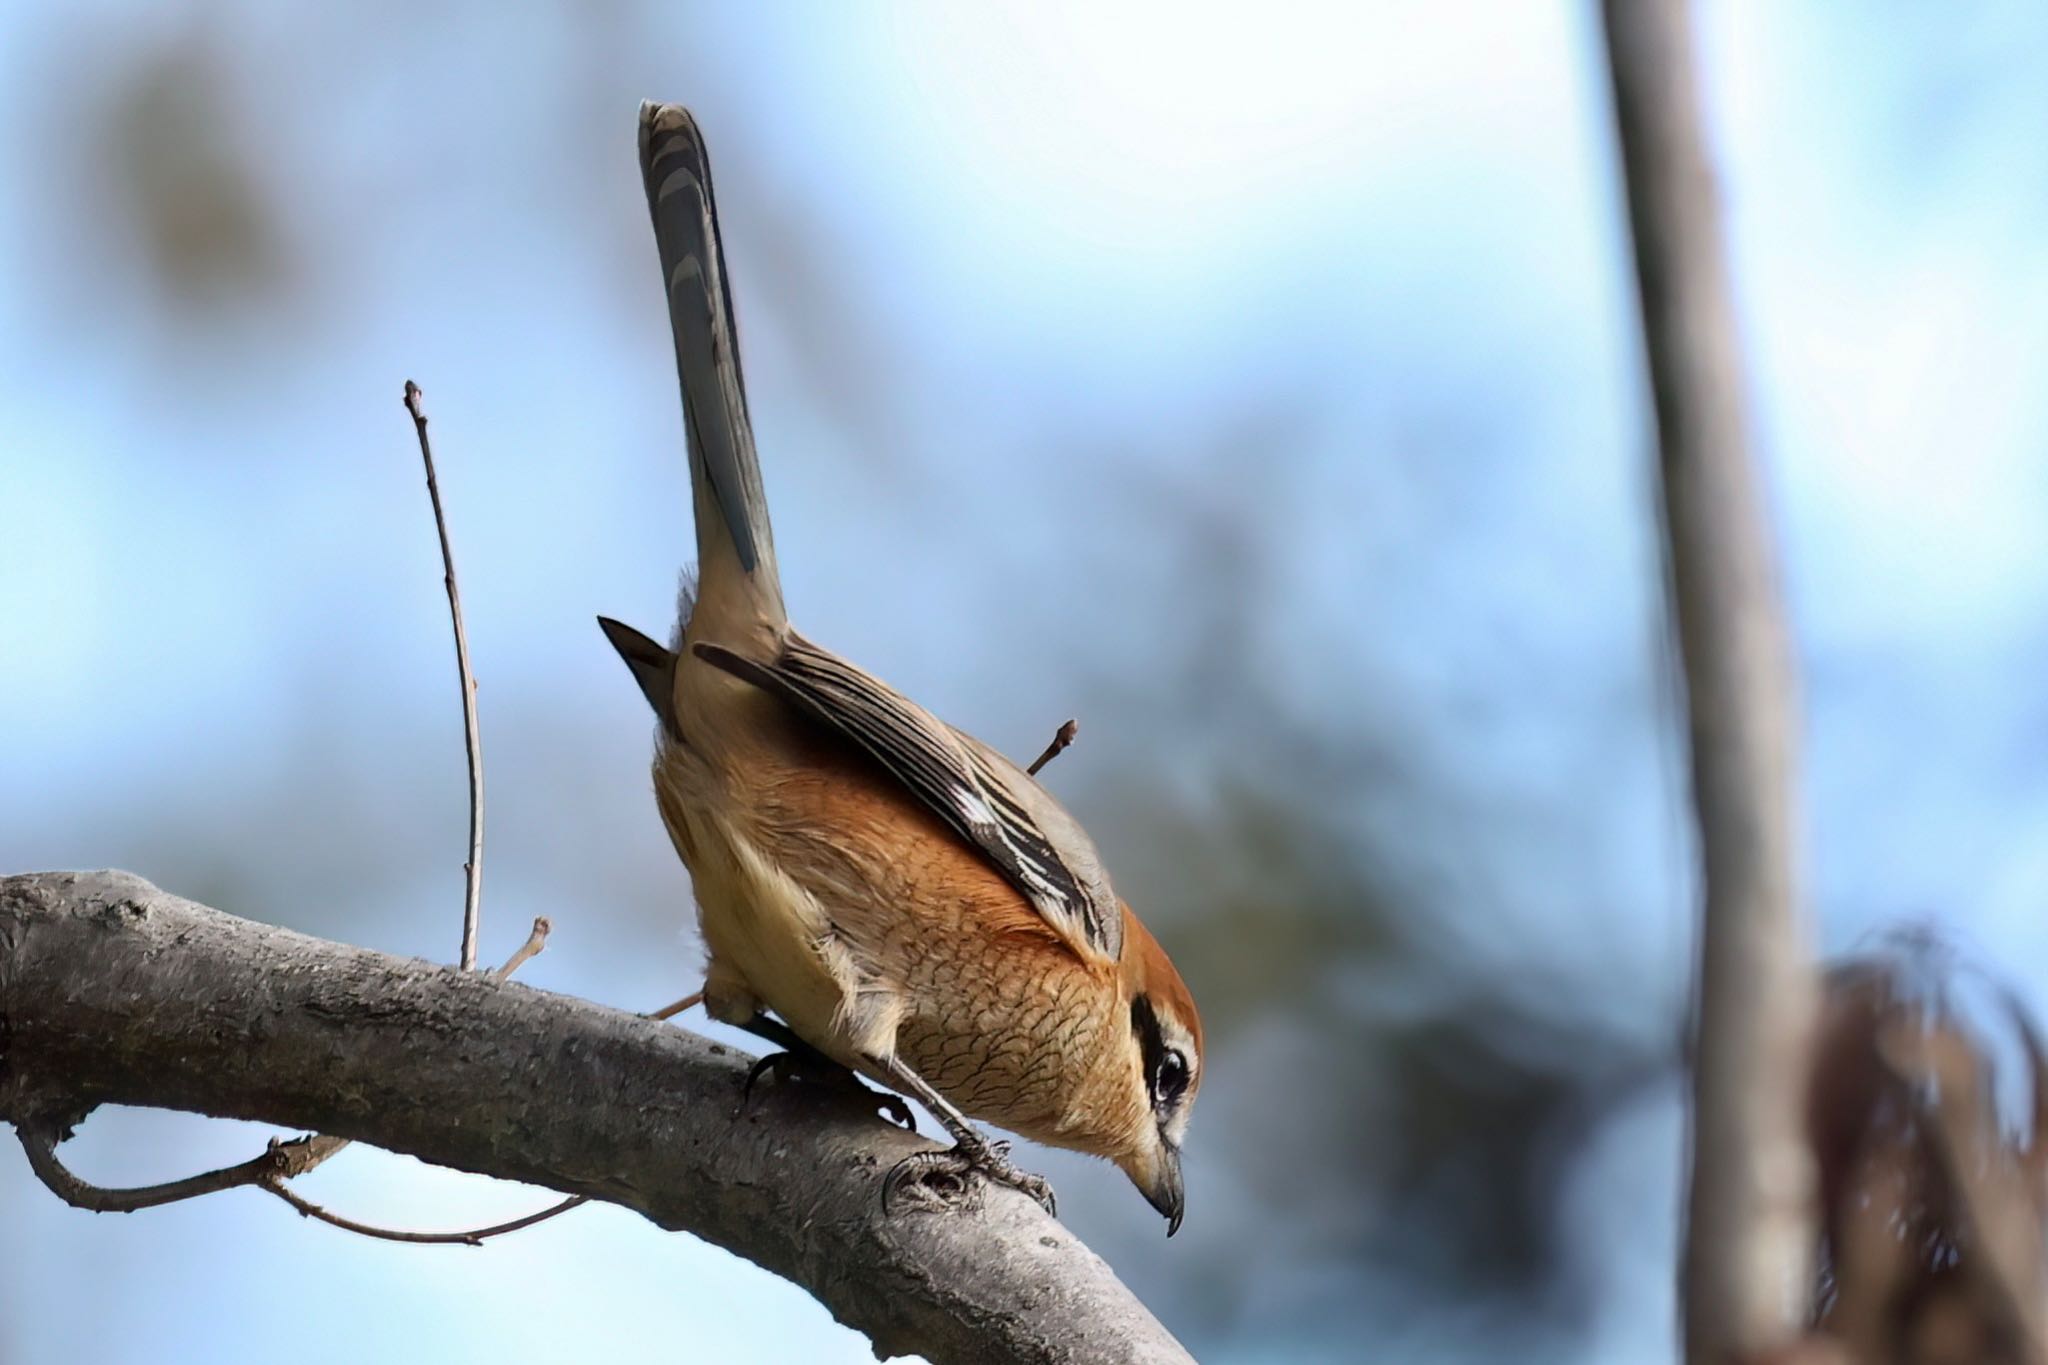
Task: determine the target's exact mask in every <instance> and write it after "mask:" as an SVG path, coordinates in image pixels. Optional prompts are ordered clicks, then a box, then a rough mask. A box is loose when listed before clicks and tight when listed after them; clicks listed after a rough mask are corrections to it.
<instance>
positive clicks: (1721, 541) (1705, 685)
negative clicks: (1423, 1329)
mask: <svg viewBox="0 0 2048 1365" xmlns="http://www.w3.org/2000/svg"><path fill="white" fill-rule="evenodd" d="M1603 8H1604V16H1605V23H1606V33H1607V54H1608V61H1609V67H1610V71H1611V74H1612V77H1613V87H1614V109H1615V123H1616V127H1617V130H1618V132H1619V135H1620V146H1621V164H1622V171H1623V180H1624V183H1625V189H1626V196H1627V201H1628V213H1629V224H1630V228H1631V235H1632V238H1633V242H1634V247H1635V264H1636V281H1637V285H1638V296H1639V300H1640V303H1641V307H1642V321H1643V338H1644V349H1645V353H1646V359H1647V362H1648V369H1649V374H1650V384H1651V389H1652V393H1653V395H1654V403H1655V410H1656V422H1657V434H1658V446H1659V450H1660V453H1661V458H1660V459H1659V462H1658V472H1659V476H1660V477H1659V481H1658V487H1659V491H1660V494H1661V499H1662V509H1663V529H1664V544H1665V548H1666V552H1667V555H1668V561H1667V569H1668V572H1669V588H1670V601H1671V611H1672V616H1673V618H1674V620H1675V624H1676V627H1677V635H1678V643H1679V650H1680V655H1681V657H1682V660H1683V663H1684V680H1685V692H1686V701H1687V711H1688V717H1689V721H1690V737H1691V745H1690V752H1691V767H1692V791H1693V802H1694V809H1695V813H1696V816H1697V821H1698V829H1699V849H1700V861H1701V870H1702V874H1703V881H1704V889H1705V906H1704V912H1703V915H1702V919H1701V925H1700V935H1699V975H1698V979H1697V997H1696V998H1697V1002H1698V1022H1697V1029H1698V1032H1697V1040H1696V1044H1695V1048H1696V1051H1695V1071H1694V1083H1693V1112H1692V1184H1691V1192H1690V1198H1689V1201H1688V1206H1687V1217H1686V1245H1685V1265H1684V1278H1683V1302H1684V1315H1685V1344H1686V1357H1687V1359H1688V1360H1690V1361H1693V1362H1695V1363H1696V1365H1707V1363H1708V1362H1725V1361H1733V1360H1746V1359H1760V1358H1763V1357H1764V1356H1766V1355H1767V1354H1769V1353H1771V1352H1774V1351H1777V1350H1779V1349H1782V1348H1783V1347H1784V1346H1785V1345H1786V1344H1787V1343H1788V1342H1789V1341H1790V1340H1791V1339H1792V1338H1793V1337H1794V1336H1795V1335H1796V1334H1797V1332H1798V1330H1799V1329H1800V1327H1801V1325H1802V1324H1803V1322H1804V1318H1805V1314H1806V1301H1807V1296H1808V1293H1809V1291H1810V1288H1811V1285H1812V1282H1813V1281H1812V1273H1813V1271H1812V1256H1813V1245H1814V1228H1813V1209H1812V1187H1813V1176H1812V1162H1811V1158H1810V1155H1809V1153H1808V1151H1807V1147H1806V1143H1805V1140H1804V1130H1803V1113H1804V1099H1805V1094H1806V1079H1807V1066H1808V1061H1807V1057H1808V1050H1809V1045H1810V1037H1811V1033H1812V1029H1813V1022H1814V1013H1815V983H1814V979H1813V969H1812V964H1811V959H1810V950H1809V947H1808V943H1807V932H1806V928H1805V924H1804V920H1803V916H1802V914H1801V910H1800V905H1799V898H1798V891H1797V882H1796V876H1795V871H1794V864H1795V860H1796V859H1795V830H1796V827H1797V821H1796V817H1795V812H1794V808H1793V778H1792V752H1791V751H1792V741H1793V729H1794V720H1793V709H1794V703H1793V695H1794V685H1793V676H1792V673H1793V669H1792V662H1791V655H1790V649H1789V645H1788V640H1787V631H1786V627H1785V623H1784V618H1783V611H1782V608H1781V605H1780V601H1779V593H1778V588H1777V574H1776V567H1775V563H1774V556H1773V553H1772V548H1771V541H1770V532H1769V526H1768V522H1767V518H1766V515H1765V512H1764V508H1763V500H1762V497H1761V495H1760V492H1759V489H1758V486H1757V476H1756V472H1755V469H1754V467H1753V464H1752V461H1751V459H1750V454H1749V450H1748V441H1747V430H1746V428H1747V412H1746V405H1745V402H1744V398H1743V389H1742V375H1741V355H1740V351H1739V348H1738V345H1737V341H1736V332H1735V324H1734V318H1733V305H1732V301H1731V298H1730V292H1729V287H1728V280H1727V273H1726V265H1725V253H1724V249H1723V245H1722V240H1721V224H1720V214H1719V205H1718V203H1717V201H1716V196H1715V193H1714V185H1713V177H1712V175H1711V173H1710V171H1709V169H1708V165H1707V159H1706V152H1705V147H1704V139H1703V136H1702V133H1701V129H1700V108H1699V98H1698V89H1697V86H1696V82H1695V76H1694V70H1693V62H1692V43H1691V35H1690V31H1689V28H1688V23H1689V18H1690V16H1689V11H1688V7H1687V6H1686V5H1685V4H1683V3H1682V0H1605V3H1604V6H1603Z"/></svg>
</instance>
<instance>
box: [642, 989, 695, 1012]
mask: <svg viewBox="0 0 2048 1365" xmlns="http://www.w3.org/2000/svg"><path fill="white" fill-rule="evenodd" d="M703 999H704V992H702V991H691V992H690V993H689V994H688V995H686V996H684V997H683V998H682V999H680V1000H678V1001H676V1002H675V1003H674V1004H673V1005H663V1006H662V1007H661V1008H660V1009H658V1010H656V1011H655V1012H654V1013H652V1014H650V1015H648V1016H647V1017H648V1018H649V1019H673V1018H675V1017H676V1016H677V1015H678V1014H681V1013H682V1012H683V1011H684V1010H686V1009H689V1008H690V1007H691V1006H692V1005H696V1004H700V1003H702V1002H703Z"/></svg>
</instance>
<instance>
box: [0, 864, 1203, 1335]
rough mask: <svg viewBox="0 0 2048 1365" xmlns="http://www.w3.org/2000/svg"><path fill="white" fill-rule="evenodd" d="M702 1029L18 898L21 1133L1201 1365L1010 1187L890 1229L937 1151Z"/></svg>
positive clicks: (7, 997)
mask: <svg viewBox="0 0 2048 1365" xmlns="http://www.w3.org/2000/svg"><path fill="white" fill-rule="evenodd" d="M744 1063H745V1059H744V1058H742V1057H741V1056H740V1055H738V1054H736V1053H733V1052H731V1051H730V1050H728V1049H726V1048H723V1047H720V1046H719V1045H717V1044H715V1043H711V1042H709V1041H707V1040H705V1039H703V1038H699V1037H697V1036H695V1035H693V1034H690V1033H686V1032H684V1031H682V1030H680V1029H676V1028H673V1027H670V1026H666V1025H663V1024H659V1023H656V1022H653V1021H651V1020H647V1019H643V1018H640V1017H639V1016H636V1015H631V1014H626V1013H623V1012H621V1011H618V1010H611V1009H606V1008H604V1007H602V1006H599V1005H595V1004H591V1003H590V1002H588V1001H582V1000H575V999H571V998H569V997H566V996H560V995H554V994H550V993H548V992H545V991H538V990H534V989H531V988H529V987H526V986H521V985H517V984H507V983H500V982H495V981H492V980H490V979H488V978H487V977H485V976H483V975H481V974H478V973H474V972H462V971H458V970H456V969H453V968H444V967H435V966H432V965H430V964H427V963H424V962H420V961H416V960H412V959H406V958H397V957H391V956H387V955H385V954H383V953H375V952H370V951H368V950H365V949H361V948H353V947H349V946H346V945H343V944H338V943H329V942H325V941H323V940H320V939H314V938H309V937H306V936H305V935H302V934H296V933H293V932H291V931H289V930H285V929H279V928H275V927H273V926H270V925H265V924H258V923H254V922H251V921H248V920H241V919H236V918H234V917H233V916H230V915H225V914H222V913H221V912H219V911H216V910H209V909H207V908H206V907H204V906H201V905H195V904H193V903H192V902H190V901H185V900H181V899H179V898H178V897H176V896H172V895H169V894H167V893H165V892H162V891H159V890H158V889H157V888H155V887H153V886H151V885H149V884H148V883H147V882H144V881H142V880H140V879H139V878H136V877H133V876H130V875H128V874H126V873H119V872H96V873H40V874H30V875H26V876H18V877H8V878H4V879H0V1120H6V1121H8V1122H11V1123H13V1124H15V1125H16V1126H17V1127H21V1126H28V1127H30V1128H32V1129H34V1128H37V1127H44V1128H47V1129H50V1130H55V1131H59V1132H61V1131H62V1130H64V1129H65V1128H67V1127H68V1126H69V1125H70V1124H72V1123H75V1122H77V1121H78V1120H79V1119H80V1118H82V1117H83V1116H84V1114H85V1113H86V1112H87V1111H89V1110H90V1109H91V1108H92V1107H93V1106H94V1105H98V1104H135V1105H146V1106H152V1107H157V1108H168V1109H184V1110H190V1111H193V1112H196V1113H202V1114H213V1115H219V1116H221V1117H227V1118H240V1119H253V1120H257V1121H260V1122H266V1123H275V1124H279V1125H283V1126H288V1127H292V1128H299V1129H317V1130H319V1131H321V1132H323V1133H331V1134H335V1135H338V1136H340V1137H345V1138H352V1139H358V1140H361V1141H365V1142H369V1143H372V1144H374V1145H376V1146H379V1147H383V1148H386V1149H388V1150H391V1151H396V1152H405V1153H409V1154H411V1155H414V1156H417V1157H419V1158H421V1159H423V1160H426V1161H431V1162H436V1163H438V1164H440V1165H444V1166H452V1167H455V1168H457V1169H461V1170H468V1171H478V1172H482V1173H485V1174H489V1175H494V1176H500V1177H503V1178H505V1179H508V1180H519V1181H525V1182H527V1183H530V1184H535V1185H544V1186H547V1187H548V1188H551V1189H554V1190H558V1191H560V1192H562V1193H563V1194H570V1195H587V1196H589V1197H591V1198H593V1199H602V1200H607V1201H609V1202H611V1203H615V1204H619V1205H622V1206H624V1207H627V1208H631V1209H634V1210H637V1211H638V1212H640V1213H643V1214H645V1215H646V1216H647V1217H648V1218H650V1219H652V1220H653V1221H654V1222H656V1223H658V1224H659V1225H661V1226H662V1227H666V1228H673V1229H678V1230H683V1231H688V1232H692V1233H695V1234H696V1235H698V1236H700V1237H703V1238H705V1239H706V1240H707V1241H711V1242H714V1243H716V1244H717V1245H719V1246H722V1247H726V1248H728V1249H730V1250H732V1251H734V1252H736V1253H738V1254H739V1255H742V1256H745V1257H746V1258H748V1259H749V1260H751V1261H754V1262H755V1263H757V1264H759V1265H761V1266H763V1267H765V1268H767V1269H768V1270H771V1271H773V1272H775V1273H776V1274H778V1275H782V1276H784V1277H786V1278H788V1279H790V1280H793V1281H795V1282H796V1283H798V1284H800V1285H802V1286H803V1287H804V1288H805V1289H807V1290H809V1291H810V1292H811V1293H812V1294H814V1295H816V1296H817V1298H818V1299H819V1301H820V1302H822V1303H824V1304H825V1306H826V1307H827V1308H829V1309H831V1311H832V1312H833V1314H834V1315H835V1316H836V1317H837V1318H838V1319H839V1320H840V1321H841V1322H844V1323H846V1324H847V1325H849V1326H851V1327H854V1328H856V1329H858V1330H860V1331H862V1332H864V1333H866V1334H867V1335H868V1337H869V1338H870V1339H871V1340H872V1341H873V1342H874V1344H875V1348H876V1351H877V1353H878V1354H883V1355H891V1354H902V1353H907V1352H917V1353H920V1354H922V1355H925V1356H927V1357H929V1358H930V1359H932V1360H934V1361H938V1362H946V1361H1031V1362H1069V1361H1084V1360H1085V1361H1128V1362H1163V1361H1173V1362H1185V1361H1187V1360H1188V1356H1187V1354H1186V1352H1185V1351H1183V1350H1182V1349H1181V1347H1180V1346H1179V1345H1178V1344H1177V1343H1176V1342H1175V1341H1174V1340H1173V1338H1172V1337H1171V1336H1170V1335H1169V1334H1168V1333H1167V1332H1166V1330H1165V1329H1164V1328H1163V1327H1161V1326H1160V1325H1159V1324H1158V1323H1157V1322H1156V1321H1155V1320H1154V1319H1153V1318H1152V1317H1151V1316H1150V1315H1149V1314H1148V1313H1147V1312H1146V1311H1145V1309H1144V1308H1143V1306H1141V1305H1140V1304H1139V1303H1138V1302H1137V1300H1136V1299H1135V1298H1133V1297H1132V1296H1131V1294H1130V1292H1129V1291H1128V1290H1126V1289H1125V1288H1124V1287H1123V1285H1122V1284H1121V1283H1119V1282H1118V1280H1117V1279H1116V1277H1115V1275H1114V1274H1113V1273H1111V1271H1110V1269H1109V1267H1108V1266H1107V1265H1105V1264H1104V1263H1103V1262H1102V1260H1101V1259H1100V1258H1099V1257H1097V1256H1095V1255H1094V1253H1092V1252H1090V1251H1089V1250H1088V1249H1087V1248H1086V1247H1085V1246H1083V1245H1082V1244H1081V1243H1080V1242H1078V1241H1076V1240H1075V1239H1074V1237H1073V1235H1072V1234H1071V1233H1069V1232H1068V1231H1067V1230H1066V1229H1065V1228H1064V1227H1062V1226H1061V1225H1060V1224H1059V1223H1057V1222H1055V1221H1054V1220H1053V1219H1051V1218H1049V1217H1047V1216H1046V1215H1045V1214H1044V1213H1043V1212H1042V1211H1041V1210H1040V1209H1039V1208H1038V1206H1037V1205H1036V1204H1034V1203H1032V1202H1031V1200H1029V1199H1027V1198H1025V1197H1024V1196H1023V1195H1020V1194H1017V1193H1015V1192H1014V1191H1011V1190H1007V1189H1000V1188H994V1189H989V1190H987V1191H986V1192H985V1194H984V1196H983V1198H982V1200H981V1203H980V1206H979V1207H977V1208H971V1209H966V1210H955V1211H944V1212H941V1211H906V1210H899V1211H898V1212H897V1213H896V1214H895V1215H894V1216H893V1217H889V1218H884V1217H883V1216H882V1213H881V1178H882V1175H883V1174H884V1173H885V1172H887V1171H888V1170H889V1169H890V1168H891V1167H892V1166H894V1164H895V1163H896V1162H897V1161H898V1160H899V1159H901V1158H902V1157H903V1156H905V1155H907V1154H909V1153H910V1152H912V1151H916V1150H920V1149H921V1148H924V1147H926V1146H928V1145H929V1144H927V1143H925V1142H924V1140H923V1139H921V1138H917V1137H915V1136H913V1135H911V1134H908V1133H905V1132H904V1131H903V1130H902V1129H900V1128H896V1127H894V1126H893V1125H890V1124H886V1123H883V1122H882V1121H881V1120H879V1119H877V1118H875V1117H874V1116H873V1114H871V1113H865V1112H862V1111H861V1107H860V1106H859V1105H858V1104H857V1103H854V1104H847V1103H843V1102H841V1101H839V1100H838V1099H837V1098H835V1095H834V1094H832V1093H820V1091H818V1090H807V1089H805V1088H804V1087H803V1086H802V1085H801V1084H791V1085H787V1086H778V1087H774V1088H772V1089H770V1090H768V1091H766V1092H761V1093H758V1094H757V1095H756V1097H755V1099H754V1101H753V1102H752V1104H750V1105H749V1106H747V1107H746V1108H745V1109H744V1110H743V1111H742V1110H740V1108H739V1104H738V1101H739V1095H740V1081H741V1078H742V1077H743V1076H744V1074H745V1065H744Z"/></svg>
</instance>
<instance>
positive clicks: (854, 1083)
mask: <svg viewBox="0 0 2048 1365" xmlns="http://www.w3.org/2000/svg"><path fill="white" fill-rule="evenodd" d="M737 1027H739V1028H743V1029H745V1030H746V1031H747V1032H749V1033H751V1034H753V1035H754V1036H755V1037H757V1038H765V1039H767V1040H768V1041H769V1042H771V1043H773V1044H775V1045H776V1046H777V1047H779V1048H781V1049H782V1050H781V1051H780V1052H771V1053H769V1054H768V1055H767V1056H765V1057H762V1058H760V1059H759V1060H757V1061H756V1062H755V1063H754V1065H753V1066H752V1067H750V1068H749V1069H748V1071H747V1080H746V1084H745V1086H743V1087H742V1088H741V1090H740V1105H741V1107H743V1108H744V1107H745V1105H746V1103H747V1101H748V1099H750V1098H751V1097H752V1096H753V1093H754V1082H756V1081H758V1080H760V1079H761V1077H762V1076H763V1075H764V1074H766V1073H769V1072H773V1073H774V1075H775V1079H776V1080H777V1081H778V1082H779V1081H786V1080H788V1079H790V1078H791V1077H796V1078H798V1079H800V1080H807V1081H811V1082H813V1083H822V1084H825V1085H833V1086H838V1087H841V1088H843V1089H847V1090H851V1091H853V1092H854V1093H856V1094H858V1095H859V1096H860V1097H861V1099H862V1100H863V1101H864V1102H866V1103H870V1104H876V1105H879V1106H881V1108H882V1109H883V1110H885V1111H886V1112H887V1113H888V1115H889V1117H890V1118H893V1119H895V1120H896V1121H897V1122H898V1123H900V1124H902V1125H903V1126H904V1127H905V1128H908V1129H911V1130H912V1131H915V1130H916V1128H917V1116H916V1115H915V1114H912V1113H911V1112H910V1106H909V1105H908V1104H905V1103H904V1102H903V1097H902V1096H901V1095H892V1094H889V1093H888V1092H887V1091H882V1090H870V1089H869V1088H868V1087H867V1086H865V1085H862V1084H861V1081H860V1077H858V1076H856V1075H855V1074H854V1073H853V1072H852V1071H850V1070H848V1069H847V1068H846V1067H843V1066H841V1065H840V1064H839V1063H838V1062H835V1061H833V1060H832V1059H831V1058H830V1057H827V1056H826V1055H825V1054H824V1053H822V1052H820V1051H818V1049H816V1048H814V1047H812V1046H811V1045H810V1044H809V1043H807V1042H805V1041H804V1040H803V1039H802V1038H800V1037H798V1036H797V1032H796V1030H795V1029H793V1028H791V1027H790V1026H789V1025H787V1024H785V1023H783V1022H782V1021H781V1020H780V1019H774V1018H771V1017H769V1016H768V1015H765V1014H757V1015H755V1016H754V1017H753V1018H752V1019H749V1020H748V1021H747V1022H746V1023H744V1024H740V1025H737Z"/></svg>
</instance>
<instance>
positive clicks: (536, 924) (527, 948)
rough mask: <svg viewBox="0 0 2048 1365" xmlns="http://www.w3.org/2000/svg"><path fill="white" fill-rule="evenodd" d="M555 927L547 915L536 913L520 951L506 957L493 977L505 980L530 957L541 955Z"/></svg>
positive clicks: (494, 979)
mask: <svg viewBox="0 0 2048 1365" xmlns="http://www.w3.org/2000/svg"><path fill="white" fill-rule="evenodd" d="M554 927H555V926H554V924H553V923H552V922H551V921H550V920H549V919H548V917H547V916H546V915H536V916H535V917H534V921H533V928H532V929H531V930H529V931H528V932H527V935H526V942H524V943H522V944H520V945H519V951H518V952H516V953H514V954H512V956H510V957H508V958H506V959H505V965H504V966H502V967H500V968H498V970H496V971H495V972H492V973H491V979H492V980H493V981H504V980H506V979H507V978H509V977H510V976H511V975H512V973H514V972H516V971H518V970H519V969H520V968H521V967H523V966H525V965H526V963H527V961H528V960H529V959H531V958H535V957H538V956H540V950H541V949H543V948H545V947H547V946H548V935H549V934H550V933H552V932H553V931H554Z"/></svg>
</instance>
